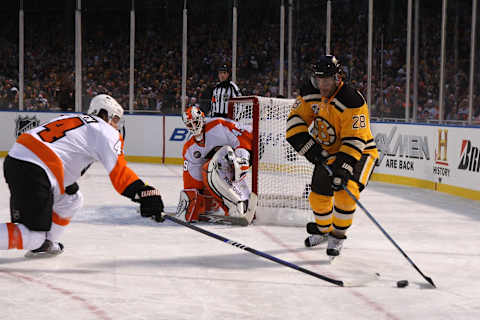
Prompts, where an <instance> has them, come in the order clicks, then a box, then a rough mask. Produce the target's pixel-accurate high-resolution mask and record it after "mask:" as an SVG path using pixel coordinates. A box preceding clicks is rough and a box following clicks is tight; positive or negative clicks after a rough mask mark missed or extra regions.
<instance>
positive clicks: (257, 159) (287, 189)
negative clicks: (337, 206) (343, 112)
mask: <svg viewBox="0 0 480 320" xmlns="http://www.w3.org/2000/svg"><path fill="white" fill-rule="evenodd" d="M294 102H295V100H294V99H281V98H268V97H260V96H245V97H237V98H232V99H230V100H229V103H228V112H229V118H230V119H232V120H235V121H237V122H239V123H241V124H243V125H249V126H251V127H252V134H253V145H252V157H253V159H252V160H253V161H252V169H251V174H250V175H249V179H250V183H251V190H252V191H253V192H255V193H256V194H257V195H258V209H257V220H258V221H259V222H261V223H262V222H264V223H268V224H280V225H298V226H302V225H303V226H304V225H305V224H306V223H307V222H308V221H312V212H311V209H310V204H309V202H308V195H309V193H310V183H311V178H312V173H313V168H314V167H313V165H312V164H311V163H310V162H308V161H307V160H306V159H305V158H304V157H302V156H300V155H298V154H297V152H296V151H295V150H294V149H293V147H292V146H290V144H289V143H288V142H287V141H286V138H285V133H286V123H287V118H288V115H289V113H290V110H291V108H292V106H293V104H294Z"/></svg>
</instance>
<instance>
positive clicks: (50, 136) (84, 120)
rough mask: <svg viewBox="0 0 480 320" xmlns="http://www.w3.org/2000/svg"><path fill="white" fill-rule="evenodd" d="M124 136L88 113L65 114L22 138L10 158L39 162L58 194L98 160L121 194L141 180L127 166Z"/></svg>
mask: <svg viewBox="0 0 480 320" xmlns="http://www.w3.org/2000/svg"><path fill="white" fill-rule="evenodd" d="M123 144H124V142H123V139H122V137H121V135H120V133H119V132H118V131H117V130H116V129H115V128H113V127H112V126H111V125H110V124H108V123H107V122H105V121H103V120H102V119H100V118H98V117H96V116H92V115H86V114H80V115H77V114H75V115H65V116H60V117H57V118H54V119H53V120H51V121H49V122H47V123H44V124H42V125H41V126H39V127H37V128H34V129H32V130H29V131H27V132H26V133H24V134H22V135H20V136H19V137H18V139H17V141H16V142H15V144H14V145H13V147H12V148H11V149H10V151H9V153H8V154H9V156H11V157H13V158H16V159H19V160H24V161H28V162H31V163H35V164H36V165H38V166H40V167H42V168H43V169H44V170H45V172H46V173H47V175H48V178H49V180H50V183H51V185H52V188H53V192H54V193H55V194H63V193H64V192H65V187H66V186H68V185H70V184H72V183H74V182H76V181H77V180H78V178H80V176H81V175H82V173H83V172H82V171H84V170H86V169H87V168H88V166H90V165H91V164H92V163H93V162H95V161H100V162H101V163H102V164H103V166H104V167H105V169H106V170H107V172H108V174H109V176H110V180H111V182H112V185H113V186H114V188H115V189H116V190H117V192H118V193H120V194H121V193H122V192H123V191H125V189H126V188H127V186H129V185H130V184H132V183H133V182H134V181H136V180H138V177H137V175H136V174H135V173H134V172H133V171H132V170H131V169H130V168H128V167H127V163H126V161H125V158H124V154H123Z"/></svg>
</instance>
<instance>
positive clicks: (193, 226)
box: [163, 214, 343, 287]
mask: <svg viewBox="0 0 480 320" xmlns="http://www.w3.org/2000/svg"><path fill="white" fill-rule="evenodd" d="M163 217H164V218H165V219H167V220H170V221H173V222H175V223H177V224H181V225H182V226H185V227H187V228H190V229H192V230H195V231H198V232H200V233H203V234H205V235H207V236H209V237H212V238H215V239H217V240H220V241H223V242H225V243H228V244H230V245H232V246H234V247H237V248H240V249H242V250H245V251H248V252H250V253H253V254H254V255H257V256H260V257H262V258H265V259H268V260H270V261H273V262H276V263H279V264H281V265H284V266H286V267H289V268H292V269H295V270H297V271H300V272H303V273H306V274H309V275H311V276H313V277H315V278H318V279H321V280H324V281H327V282H330V283H333V284H335V285H337V286H340V287H343V281H341V280H335V279H332V278H329V277H326V276H323V275H321V274H318V273H315V272H313V271H310V270H308V269H305V268H302V267H300V266H297V265H295V264H293V263H290V262H288V261H285V260H282V259H279V258H276V257H274V256H271V255H269V254H268V253H265V252H262V251H258V250H255V249H253V248H250V247H247V246H245V245H243V244H241V243H239V242H235V241H232V240H230V239H227V238H225V237H222V236H221V235H218V234H216V233H213V232H210V231H207V230H205V229H202V228H200V227H197V226H195V225H193V224H190V223H188V222H185V221H182V220H179V219H177V218H175V217H173V216H169V215H167V214H165V215H163Z"/></svg>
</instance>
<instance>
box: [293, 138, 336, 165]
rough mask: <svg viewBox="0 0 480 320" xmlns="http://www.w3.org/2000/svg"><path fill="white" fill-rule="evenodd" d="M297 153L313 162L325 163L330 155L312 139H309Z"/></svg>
mask: <svg viewBox="0 0 480 320" xmlns="http://www.w3.org/2000/svg"><path fill="white" fill-rule="evenodd" d="M298 153H300V154H301V155H303V156H305V158H307V160H308V161H310V162H311V163H313V164H321V163H325V162H327V160H328V158H329V157H330V154H329V153H328V151H327V150H325V149H323V148H322V146H321V145H320V144H319V143H317V142H315V141H314V140H313V139H311V140H309V141H308V142H307V143H306V144H305V145H304V146H303V147H302V149H301V150H300V151H299V152H298Z"/></svg>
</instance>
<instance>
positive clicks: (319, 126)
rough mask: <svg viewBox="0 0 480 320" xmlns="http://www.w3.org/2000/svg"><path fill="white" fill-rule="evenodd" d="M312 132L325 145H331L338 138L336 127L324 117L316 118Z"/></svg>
mask: <svg viewBox="0 0 480 320" xmlns="http://www.w3.org/2000/svg"><path fill="white" fill-rule="evenodd" d="M310 134H311V135H312V136H313V137H314V138H315V139H316V140H317V141H318V142H319V143H321V144H323V145H324V146H331V145H332V144H334V143H335V140H336V139H337V135H336V133H335V128H334V127H333V126H332V125H331V124H330V123H329V122H328V121H327V120H326V119H324V118H322V117H316V118H315V120H314V122H313V126H312V127H311V129H310Z"/></svg>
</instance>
